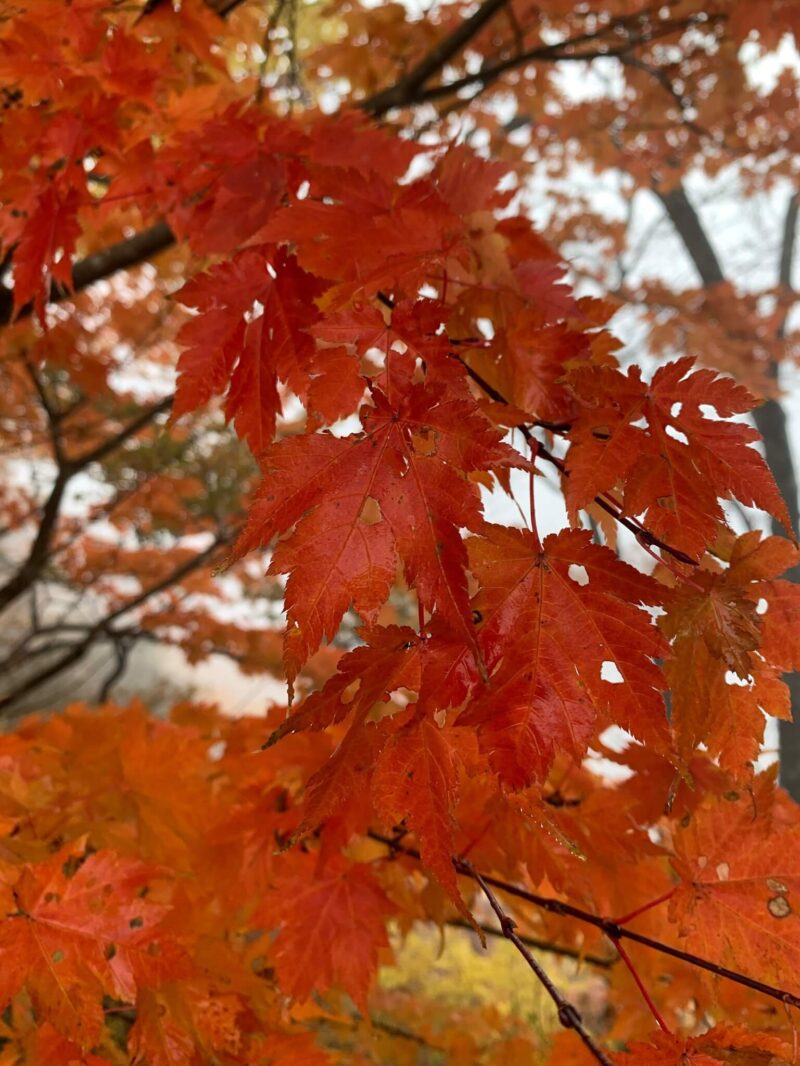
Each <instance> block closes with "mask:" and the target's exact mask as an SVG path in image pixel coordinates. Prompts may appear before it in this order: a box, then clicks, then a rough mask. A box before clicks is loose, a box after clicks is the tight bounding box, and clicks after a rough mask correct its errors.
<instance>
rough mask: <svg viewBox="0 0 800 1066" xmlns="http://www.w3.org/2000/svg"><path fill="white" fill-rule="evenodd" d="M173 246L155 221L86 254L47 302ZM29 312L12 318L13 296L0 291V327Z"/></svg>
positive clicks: (170, 237) (165, 228) (162, 226)
mask: <svg viewBox="0 0 800 1066" xmlns="http://www.w3.org/2000/svg"><path fill="white" fill-rule="evenodd" d="M174 243H175V235H174V234H173V232H172V230H171V229H170V228H169V226H168V225H167V223H166V222H157V223H156V225H155V226H151V227H150V228H149V229H146V230H143V231H142V232H141V233H137V234H136V235H135V236H134V237H128V238H127V239H126V240H124V241H118V242H117V244H112V245H111V246H110V247H108V248H103V249H102V251H99V252H94V253H93V254H92V255H87V256H86V258H85V259H80V260H79V261H78V262H77V263H76V264H75V266H74V267H73V268H72V286H71V288H69V289H67V288H65V287H64V286H63V285H53V286H52V287H51V289H50V293H49V295H48V301H49V302H50V303H58V302H59V301H61V300H65V299H68V297H69V296H71V295H72V294H73V293H76V292H82V291H83V290H84V289H87V288H88V287H89V286H90V285H93V284H94V283H95V282H96V281H101V280H102V279H103V278H107V277H109V276H110V275H111V274H116V273H117V271H118V270H128V269H130V267H134V266H138V265H139V264H140V263H144V262H146V261H147V260H148V259H152V258H153V256H154V255H158V253H159V252H163V251H165V250H166V249H167V248H169V247H170V246H171V245H173V244H174ZM32 311H33V304H32V303H29V304H25V306H24V307H21V308H20V309H19V311H18V312H17V314H16V316H15V315H14V296H13V293H12V291H11V290H10V289H3V288H0V326H5V325H8V323H9V322H11V321H12V319H14V318H15V317H16V318H27V317H28V316H29V315H30V314H31V313H32Z"/></svg>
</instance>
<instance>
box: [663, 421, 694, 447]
mask: <svg viewBox="0 0 800 1066" xmlns="http://www.w3.org/2000/svg"><path fill="white" fill-rule="evenodd" d="M667 436H668V437H672V439H673V440H677V441H680V443H681V444H687V445H688V443H689V438H688V437H687V436H686V434H685V433H681V431H680V430H679V429H675V427H674V426H669V425H668V426H667Z"/></svg>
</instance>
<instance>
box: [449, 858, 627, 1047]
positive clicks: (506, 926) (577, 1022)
mask: <svg viewBox="0 0 800 1066" xmlns="http://www.w3.org/2000/svg"><path fill="white" fill-rule="evenodd" d="M460 865H461V866H462V867H464V868H466V869H468V870H470V872H471V876H472V877H473V878H474V879H475V880H476V881H477V882H478V884H479V885H480V886H481V890H482V892H483V894H484V896H486V898H487V900H488V901H489V905H490V906H491V908H492V910H493V911H494V913H495V914H496V915H497V920H498V922H500V928H501V929H502V931H503V936H504V937H505V938H506V940H510V941H511V943H512V944H513V945H514V947H515V948H516V949H517V951H518V952H519V953H520V955H521V956H522V957H523V959H524V960H525V961H526V962H527V964H528V966H530V968H531V969H532V970H533V972H534V973H535V974H536V977H537V978H538V980H539V981H540V982H541V984H542V985H543V987H544V989H545V991H546V992H547V994H548V995H549V996H550V998H551V999H552V1001H553V1002H554V1003H555V1005H556V1009H557V1011H558V1020H559V1022H560V1023H561V1025H562V1026H563V1027H564V1028H565V1029H573V1030H574V1031H575V1032H576V1033H577V1034H578V1036H579V1037H580V1038H581V1040H582V1041H583V1043H584V1044H585V1045H586V1047H587V1049H588V1050H589V1052H590V1053H591V1054H592V1055H593V1056H594V1057H595V1059H596V1060H597V1061H598V1062H599V1063H602V1066H611V1059H609V1058H608V1056H607V1055H606V1054H605V1052H604V1051H603V1049H602V1048H601V1047H599V1046H598V1044H596V1043H595V1041H594V1038H593V1037H592V1035H591V1034H590V1033H589V1031H588V1030H587V1029H586V1027H585V1025H584V1024H583V1019H582V1018H581V1015H580V1011H579V1010H578V1008H577V1007H576V1006H575V1005H574V1004H573V1003H570V1002H569V1000H567V999H565V998H564V996H563V995H562V994H561V992H560V991H559V990H558V989H557V988H556V986H555V985H554V984H553V982H552V980H551V979H550V976H549V975H548V973H547V971H546V970H544V969H543V968H542V967H541V966H540V965H539V963H538V962H537V960H536V959H535V958H534V957H533V955H532V954H531V953H530V951H529V950H528V948H527V946H526V944H525V943H524V941H523V940H522V938H521V937H520V936H519V935H518V933H517V932H516V922H515V921H514V919H513V918H511V917H510V916H509V915H508V914H506V912H505V911H504V910H503V908H502V907H501V906H500V903H499V901H498V899H497V897H496V896H495V894H494V892H492V890H491V888H490V887H489V885H488V884H487V883H486V881H485V880H484V878H483V877H482V876H481V874H479V873H478V871H477V870H475V869H474V868H473V867H472V865H471V863H468V862H467V861H466V860H464V859H462V860H461V862H460Z"/></svg>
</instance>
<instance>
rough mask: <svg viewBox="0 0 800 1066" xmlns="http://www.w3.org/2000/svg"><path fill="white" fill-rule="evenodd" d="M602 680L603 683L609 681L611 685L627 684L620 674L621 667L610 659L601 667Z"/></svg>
mask: <svg viewBox="0 0 800 1066" xmlns="http://www.w3.org/2000/svg"><path fill="white" fill-rule="evenodd" d="M600 679H601V680H602V681H607V682H608V683H609V685H622V684H624V682H625V678H624V677H623V676H622V674H621V673H620V669H619V667H618V666H617V664H616V663H615V662H612V661H611V660H610V659H606V660H605V662H604V663H603V665H602V666H601V667H600Z"/></svg>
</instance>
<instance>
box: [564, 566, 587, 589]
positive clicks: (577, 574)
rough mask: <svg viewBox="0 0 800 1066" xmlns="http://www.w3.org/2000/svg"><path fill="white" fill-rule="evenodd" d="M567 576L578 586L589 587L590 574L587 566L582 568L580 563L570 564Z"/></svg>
mask: <svg viewBox="0 0 800 1066" xmlns="http://www.w3.org/2000/svg"><path fill="white" fill-rule="evenodd" d="M567 574H568V575H569V577H570V579H571V580H572V581H574V582H575V584H576V585H588V584H589V574H588V572H587V570H586V567H585V566H581V564H580V563H570V564H569V569H568V570H567Z"/></svg>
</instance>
